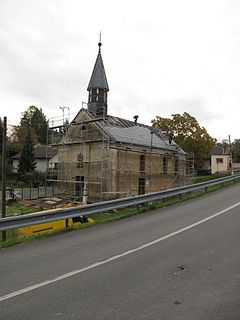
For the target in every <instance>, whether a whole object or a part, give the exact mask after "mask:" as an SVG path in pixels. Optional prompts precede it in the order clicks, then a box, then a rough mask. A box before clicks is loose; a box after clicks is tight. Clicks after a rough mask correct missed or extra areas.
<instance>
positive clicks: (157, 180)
mask: <svg viewBox="0 0 240 320" xmlns="http://www.w3.org/2000/svg"><path fill="white" fill-rule="evenodd" d="M79 155H80V156H79ZM140 156H144V159H145V168H144V170H140ZM164 156H165V157H166V159H167V169H166V172H164V170H163V158H164ZM176 159H178V172H175V169H176V167H175V161H176ZM79 160H80V161H79ZM184 177H185V156H184V155H178V157H176V156H174V155H173V154H172V155H171V154H168V155H165V152H164V150H162V151H160V150H153V151H152V153H150V151H149V150H144V151H143V149H142V148H140V147H139V148H138V147H136V146H135V147H134V148H132V147H129V146H128V145H125V144H121V145H119V144H109V143H108V142H107V141H106V142H104V141H102V142H95V143H94V142H92V143H82V144H72V145H71V146H65V147H64V148H61V149H60V151H59V180H61V181H63V183H62V185H63V187H64V188H65V190H66V192H67V191H70V192H71V194H72V195H74V196H78V193H79V189H81V188H83V185H84V183H83V182H86V180H87V181H88V200H89V202H95V201H102V200H108V199H116V198H122V197H126V196H134V195H138V194H139V192H140V190H139V188H140V186H139V183H141V184H143V185H144V186H143V185H142V188H144V193H149V192H154V191H159V190H161V189H166V188H169V187H175V186H179V185H182V184H183V183H184ZM77 180H80V182H77ZM67 181H71V182H67ZM77 184H80V185H81V186H79V188H78V187H77ZM81 191H82V190H81ZM142 191H143V190H142Z"/></svg>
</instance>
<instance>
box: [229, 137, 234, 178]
mask: <svg viewBox="0 0 240 320" xmlns="http://www.w3.org/2000/svg"><path fill="white" fill-rule="evenodd" d="M228 140H229V148H230V150H229V152H230V161H231V175H233V174H234V172H233V157H232V144H231V137H230V134H229V136H228Z"/></svg>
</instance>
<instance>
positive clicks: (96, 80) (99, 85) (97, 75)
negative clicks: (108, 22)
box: [87, 42, 109, 91]
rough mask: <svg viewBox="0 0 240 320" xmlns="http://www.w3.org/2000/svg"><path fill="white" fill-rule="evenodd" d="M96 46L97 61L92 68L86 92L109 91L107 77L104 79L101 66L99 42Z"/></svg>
mask: <svg viewBox="0 0 240 320" xmlns="http://www.w3.org/2000/svg"><path fill="white" fill-rule="evenodd" d="M98 45H99V51H98V55H97V59H96V62H95V65H94V68H93V72H92V75H91V78H90V81H89V84H88V88H87V90H90V89H105V90H107V91H109V87H108V82H107V77H106V73H105V69H104V65H103V59H102V55H101V50H100V47H101V45H102V44H101V42H99V44H98Z"/></svg>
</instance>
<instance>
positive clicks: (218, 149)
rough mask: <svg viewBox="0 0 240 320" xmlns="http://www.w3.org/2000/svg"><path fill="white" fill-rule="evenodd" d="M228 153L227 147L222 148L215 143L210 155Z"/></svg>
mask: <svg viewBox="0 0 240 320" xmlns="http://www.w3.org/2000/svg"><path fill="white" fill-rule="evenodd" d="M229 153H230V150H229V147H227V148H225V149H224V148H223V147H222V146H218V145H216V146H214V147H213V149H212V155H229Z"/></svg>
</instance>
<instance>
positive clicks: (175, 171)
mask: <svg viewBox="0 0 240 320" xmlns="http://www.w3.org/2000/svg"><path fill="white" fill-rule="evenodd" d="M174 160H175V161H174V173H175V174H178V172H179V160H178V158H175V159H174Z"/></svg>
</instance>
